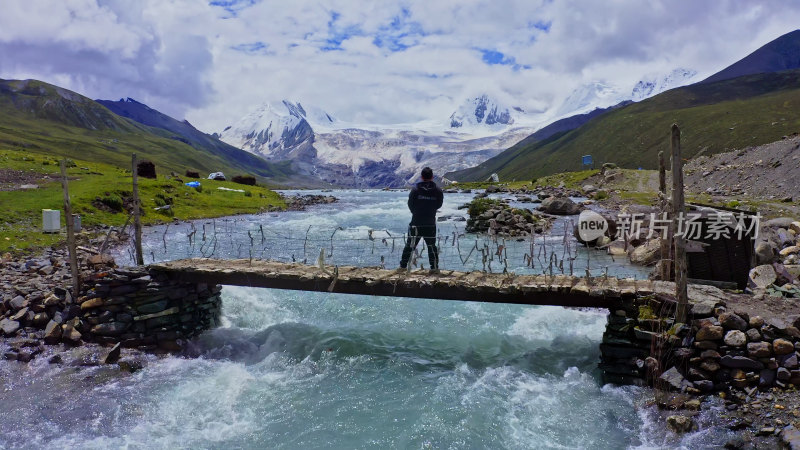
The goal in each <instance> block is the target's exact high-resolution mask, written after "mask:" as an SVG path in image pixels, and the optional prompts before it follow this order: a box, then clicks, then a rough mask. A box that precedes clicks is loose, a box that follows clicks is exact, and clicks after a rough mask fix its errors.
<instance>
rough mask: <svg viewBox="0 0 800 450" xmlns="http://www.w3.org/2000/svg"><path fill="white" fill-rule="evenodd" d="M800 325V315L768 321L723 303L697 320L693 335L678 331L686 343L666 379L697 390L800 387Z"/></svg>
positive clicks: (675, 386) (674, 353)
mask: <svg viewBox="0 0 800 450" xmlns="http://www.w3.org/2000/svg"><path fill="white" fill-rule="evenodd" d="M798 326H800V319H797V320H795V321H794V323H792V324H786V323H785V322H783V321H782V320H768V321H765V320H764V319H762V318H761V317H759V316H752V317H751V316H749V315H748V314H745V313H742V312H739V313H736V312H731V311H728V310H727V309H726V308H725V307H724V306H723V305H718V306H717V307H715V308H714V315H712V316H709V317H707V318H699V319H697V318H696V319H694V320H693V321H692V323H691V329H690V330H687V331H689V332H688V333H685V334H683V333H678V334H677V336H678V337H680V338H681V339H680V340H676V342H681V346H680V347H678V348H675V349H674V350H673V351H672V354H671V355H670V356H671V358H668V360H671V362H672V363H673V364H674V365H673V366H672V367H670V368H669V369H668V370H665V371H664V372H663V373H662V374H661V376H660V381H661V382H663V383H665V384H666V385H668V386H669V387H670V388H672V389H673V390H680V391H684V392H688V393H693V394H698V393H704V392H711V391H718V390H727V389H729V388H739V389H743V390H746V391H748V392H751V391H754V390H755V389H761V390H765V389H768V388H770V387H773V386H776V387H781V388H786V387H788V386H790V385H794V386H800V364H798V358H800V355H798V350H800V330H798ZM686 328H688V327H684V329H686ZM661 363H662V364H663V363H664V361H662V362H661Z"/></svg>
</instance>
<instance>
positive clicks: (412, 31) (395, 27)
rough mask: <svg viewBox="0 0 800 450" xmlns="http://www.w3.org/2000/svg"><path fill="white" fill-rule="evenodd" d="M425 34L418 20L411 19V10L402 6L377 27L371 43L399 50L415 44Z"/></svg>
mask: <svg viewBox="0 0 800 450" xmlns="http://www.w3.org/2000/svg"><path fill="white" fill-rule="evenodd" d="M427 35H428V33H426V32H425V30H424V29H423V28H422V25H420V23H419V22H415V21H413V20H411V11H410V10H409V9H408V8H402V9H401V10H400V14H398V15H396V16H394V17H392V20H391V21H390V22H389V23H388V24H387V25H384V26H381V27H380V28H378V32H377V33H376V34H375V38H374V39H373V40H372V43H373V44H374V45H375V46H376V47H379V48H382V49H386V50H389V51H392V52H401V51H403V50H406V49H407V48H409V47H413V46H415V45H417V44H418V43H419V39H420V38H422V37H425V36H427Z"/></svg>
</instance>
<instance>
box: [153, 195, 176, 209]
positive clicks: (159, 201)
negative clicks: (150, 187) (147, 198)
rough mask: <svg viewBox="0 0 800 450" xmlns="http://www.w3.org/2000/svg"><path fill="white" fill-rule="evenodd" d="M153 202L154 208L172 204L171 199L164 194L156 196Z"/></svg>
mask: <svg viewBox="0 0 800 450" xmlns="http://www.w3.org/2000/svg"><path fill="white" fill-rule="evenodd" d="M153 200H155V202H156V206H165V205H171V204H172V202H173V200H172V197H167V195H166V194H164V193H158V194H156V197H155V198H154V199H153Z"/></svg>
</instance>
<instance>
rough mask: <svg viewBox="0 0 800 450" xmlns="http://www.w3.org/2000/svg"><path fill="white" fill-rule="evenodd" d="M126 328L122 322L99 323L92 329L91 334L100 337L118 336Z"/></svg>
mask: <svg viewBox="0 0 800 450" xmlns="http://www.w3.org/2000/svg"><path fill="white" fill-rule="evenodd" d="M126 328H128V324H127V323H122V322H108V323H101V324H98V325H95V326H94V327H92V333H94V334H99V335H101V336H119V335H120V334H122V333H123V332H124V331H125V329H126Z"/></svg>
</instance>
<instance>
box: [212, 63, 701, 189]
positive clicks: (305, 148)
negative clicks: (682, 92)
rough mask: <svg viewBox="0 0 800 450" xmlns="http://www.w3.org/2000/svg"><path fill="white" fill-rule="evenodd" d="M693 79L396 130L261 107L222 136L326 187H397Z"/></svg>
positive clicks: (489, 109)
mask: <svg viewBox="0 0 800 450" xmlns="http://www.w3.org/2000/svg"><path fill="white" fill-rule="evenodd" d="M695 74H696V72H694V71H691V70H686V69H676V70H674V71H672V72H671V73H670V74H667V75H666V76H663V77H650V78H647V79H643V80H642V81H640V82H639V83H637V85H636V86H637V87H636V88H634V89H633V91H631V90H629V89H622V88H619V87H617V86H613V85H610V84H608V83H605V82H602V81H595V82H591V83H587V84H585V85H582V86H580V87H578V88H577V89H575V90H574V91H573V92H572V93H571V94H570V95H568V96H567V97H566V98H565V99H564V100H563V101H562V102H561V103H560V104H558V106H551V107H550V108H547V109H546V110H544V111H535V112H526V111H525V110H523V109H522V108H519V107H514V106H509V105H503V104H502V103H500V102H498V101H496V100H495V99H493V98H491V97H490V96H488V95H485V94H484V95H479V96H476V97H472V98H469V99H467V100H466V101H464V102H463V103H461V104H460V105H458V106H457V107H455V108H454V112H453V113H452V114H451V115H450V116H449V118H446V119H445V118H444V117H441V118H440V119H438V120H437V119H431V120H429V121H424V122H418V123H411V124H399V125H382V126H375V125H363V124H352V123H347V122H344V121H339V120H337V119H336V118H335V117H334V116H332V115H331V114H328V113H327V112H325V111H324V110H322V109H320V108H316V107H313V106H309V105H301V104H300V103H299V102H297V103H295V102H291V101H288V100H283V101H280V102H274V103H266V104H264V105H262V106H261V107H259V108H257V109H256V110H255V111H253V112H252V113H250V114H248V115H246V116H245V117H243V118H242V119H241V120H239V121H238V122H236V124H234V125H233V126H229V127H227V128H226V129H225V130H224V131H223V132H222V133H221V135H220V139H221V140H222V141H224V142H227V143H228V144H231V145H233V146H236V147H239V148H242V149H244V150H247V151H249V152H251V153H254V154H256V155H259V156H261V157H263V158H265V159H267V160H270V161H285V160H290V161H291V162H292V165H293V167H294V168H295V170H297V171H298V172H299V173H301V174H305V175H310V176H312V177H316V178H317V179H319V180H320V181H321V182H323V183H330V184H333V185H337V186H349V187H384V186H390V187H400V186H405V185H406V184H407V183H409V182H412V181H413V180H414V179H416V177H417V176H418V174H419V170H420V169H421V168H422V167H424V166H426V165H427V166H431V167H433V168H434V170H435V172H436V173H438V174H444V173H446V172H451V171H456V170H461V169H466V168H468V167H472V166H475V165H478V164H480V163H482V162H483V161H485V160H487V159H489V158H491V157H493V156H495V155H497V154H499V153H500V152H502V151H503V150H506V149H507V148H509V147H511V146H513V145H514V144H516V143H517V142H519V141H520V140H522V139H524V138H526V137H528V136H530V135H531V134H533V133H534V132H535V131H537V130H538V129H540V128H542V127H544V126H546V125H548V124H549V123H552V122H554V121H556V120H559V119H564V118H569V117H572V116H575V115H578V114H586V113H589V112H591V111H593V110H595V109H596V108H606V107H609V106H613V105H617V104H619V103H621V102H624V101H629V100H631V99H632V97H634V100H638V99H642V98H645V97H648V96H652V95H655V94H657V93H659V92H661V91H663V90H666V89H670V88H672V87H676V86H680V85H683V84H686V83H687V81H688V80H689V79H691V77H693V76H694V75H695ZM626 92H630V94H625V93H626ZM575 126H579V124H576V125H575Z"/></svg>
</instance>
